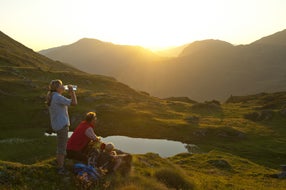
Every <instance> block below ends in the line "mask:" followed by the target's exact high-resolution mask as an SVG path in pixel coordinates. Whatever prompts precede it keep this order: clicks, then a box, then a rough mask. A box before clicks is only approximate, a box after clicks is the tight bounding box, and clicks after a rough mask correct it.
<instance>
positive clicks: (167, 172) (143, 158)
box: [0, 151, 286, 190]
mask: <svg viewBox="0 0 286 190" xmlns="http://www.w3.org/2000/svg"><path fill="white" fill-rule="evenodd" d="M218 161H219V162H218ZM222 161H223V163H227V164H228V165H227V167H225V165H218V164H216V163H221V162H222ZM72 163H73V162H71V161H68V164H67V166H68V169H70V170H71V171H72ZM0 168H1V173H0V175H1V178H0V179H1V183H0V184H2V185H0V187H1V188H2V189H5V188H7V189H35V188H37V189H53V188H56V187H57V188H58V189H66V188H68V189H77V187H76V183H75V181H74V178H73V174H71V175H70V176H66V177H60V176H58V175H57V174H56V173H55V166H54V159H47V160H45V161H41V162H37V163H35V164H32V165H24V164H20V163H13V162H5V161H0ZM277 172H278V171H277V170H273V169H270V168H265V167H264V166H261V165H258V164H255V163H253V162H251V161H249V160H247V159H244V158H241V157H238V156H234V155H232V154H226V153H223V152H218V151H211V152H209V153H205V154H195V155H191V154H179V155H177V156H174V157H171V158H168V159H163V158H161V157H159V156H158V155H156V154H151V153H149V154H145V155H133V164H132V170H131V172H130V174H129V175H125V176H121V175H119V174H116V175H112V176H106V177H104V178H103V181H102V182H101V183H100V184H98V185H97V186H96V187H95V188H93V189H121V190H123V189H125V190H128V189H154V190H157V189H158V190H164V189H169V188H173V189H186V190H190V189H248V190H252V189H253V190H256V189H262V190H263V189H273V190H274V189H276V190H280V189H281V190H282V189H285V187H286V181H285V180H280V179H273V178H270V177H268V175H269V174H273V173H277Z"/></svg>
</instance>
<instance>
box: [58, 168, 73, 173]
mask: <svg viewBox="0 0 286 190" xmlns="http://www.w3.org/2000/svg"><path fill="white" fill-rule="evenodd" d="M57 172H58V174H59V175H69V173H70V172H69V171H68V170H66V169H65V168H64V167H62V168H58V169H57Z"/></svg>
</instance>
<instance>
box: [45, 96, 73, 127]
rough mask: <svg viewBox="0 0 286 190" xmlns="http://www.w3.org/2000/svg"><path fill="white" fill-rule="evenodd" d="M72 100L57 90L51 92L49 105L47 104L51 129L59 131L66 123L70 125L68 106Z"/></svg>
mask: <svg viewBox="0 0 286 190" xmlns="http://www.w3.org/2000/svg"><path fill="white" fill-rule="evenodd" d="M71 102H72V100H71V99H68V98H66V97H64V96H62V95H61V94H59V93H57V92H53V94H52V101H51V105H50V106H49V112H50V119H51V125H52V128H53V130H55V131H59V130H61V129H63V128H64V127H65V126H66V125H68V126H70V119H69V113H68V106H70V105H71Z"/></svg>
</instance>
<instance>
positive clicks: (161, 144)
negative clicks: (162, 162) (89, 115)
mask: <svg viewBox="0 0 286 190" xmlns="http://www.w3.org/2000/svg"><path fill="white" fill-rule="evenodd" d="M46 135H47V134H46ZM71 135H72V132H69V137H70V136H71ZM48 136H56V134H52V135H48ZM101 140H102V141H103V142H105V143H107V142H112V143H113V144H114V145H115V147H116V148H117V149H119V150H122V151H124V152H128V153H131V154H145V153H149V152H152V153H157V154H159V155H160V156H161V157H170V156H174V155H176V154H179V153H184V152H189V153H192V152H193V150H195V149H197V146H196V145H193V144H185V143H182V142H179V141H172V140H166V139H146V138H132V137H127V136H109V137H105V138H102V139H101Z"/></svg>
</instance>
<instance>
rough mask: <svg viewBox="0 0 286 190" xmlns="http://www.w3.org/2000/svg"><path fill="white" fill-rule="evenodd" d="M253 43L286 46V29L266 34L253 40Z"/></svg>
mask: <svg viewBox="0 0 286 190" xmlns="http://www.w3.org/2000/svg"><path fill="white" fill-rule="evenodd" d="M252 44H264V45H276V46H277V45H282V46H286V29H285V30H282V31H280V32H277V33H275V34H272V35H270V36H266V37H263V38H261V39H260V40H257V41H255V42H253V43H252Z"/></svg>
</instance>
